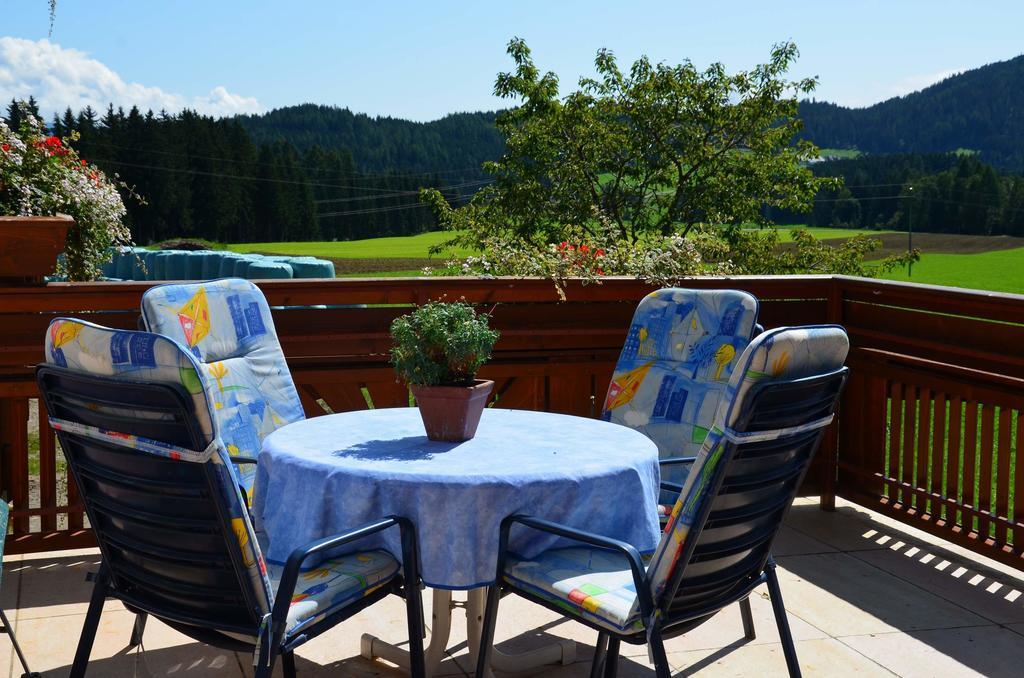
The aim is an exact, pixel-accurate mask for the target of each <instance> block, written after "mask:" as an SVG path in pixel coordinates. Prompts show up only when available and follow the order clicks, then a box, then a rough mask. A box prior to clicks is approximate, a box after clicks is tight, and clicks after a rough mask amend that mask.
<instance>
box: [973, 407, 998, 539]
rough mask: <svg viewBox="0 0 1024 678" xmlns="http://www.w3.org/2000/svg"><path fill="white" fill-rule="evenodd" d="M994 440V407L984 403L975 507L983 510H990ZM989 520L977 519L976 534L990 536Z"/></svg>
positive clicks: (990, 525) (984, 537)
mask: <svg viewBox="0 0 1024 678" xmlns="http://www.w3.org/2000/svg"><path fill="white" fill-rule="evenodd" d="M994 442H995V408H994V407H992V406H991V405H987V404H986V405H985V406H984V409H982V413H981V454H980V456H979V459H978V461H979V466H978V469H979V470H978V503H977V507H978V508H979V509H981V510H982V511H985V512H991V511H992V484H993V483H994V482H995V478H994V477H993V476H992V455H993V452H994V449H993V447H992V445H993V443H994ZM991 529H992V524H991V522H990V521H989V520H988V519H987V518H985V517H984V516H983V517H981V518H979V519H978V534H980V535H981V536H982V538H983V539H989V538H990V537H991V534H990V531H991Z"/></svg>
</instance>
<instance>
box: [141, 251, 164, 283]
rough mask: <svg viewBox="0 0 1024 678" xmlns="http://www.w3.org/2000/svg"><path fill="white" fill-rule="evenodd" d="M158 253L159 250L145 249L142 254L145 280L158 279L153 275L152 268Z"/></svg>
mask: <svg viewBox="0 0 1024 678" xmlns="http://www.w3.org/2000/svg"><path fill="white" fill-rule="evenodd" d="M158 254H160V250H146V251H145V252H143V254H142V263H143V264H145V265H146V274H145V275H146V280H159V278H156V277H155V276H154V269H153V267H154V264H155V263H156V260H157V255H158Z"/></svg>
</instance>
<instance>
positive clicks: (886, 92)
mask: <svg viewBox="0 0 1024 678" xmlns="http://www.w3.org/2000/svg"><path fill="white" fill-rule="evenodd" d="M965 70H966V69H964V68H949V69H946V70H944V71H936V72H935V73H921V74H918V75H908V76H907V77H905V78H903V79H901V80H897V81H896V82H890V83H888V84H879V86H878V87H877V88H873V90H862V91H859V92H857V93H856V94H848V95H847V96H840V97H837V98H836V103H837V104H841V105H843V106H849V107H852V108H863V107H865V106H871V105H873V104H877V103H878V102H880V101H885V100H887V99H892V98H893V97H901V96H904V95H905V94H910V93H911V92H916V91H918V90H922V89H924V88H925V87H929V86H930V85H934V84H935V83H937V82H941V81H943V80H945V79H946V78H948V77H950V76H953V75H957V74H959V73H963V72H964V71H965Z"/></svg>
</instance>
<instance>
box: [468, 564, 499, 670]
mask: <svg viewBox="0 0 1024 678" xmlns="http://www.w3.org/2000/svg"><path fill="white" fill-rule="evenodd" d="M500 600H501V581H500V579H499V581H497V582H495V583H494V584H493V585H492V586H491V587H490V588H488V589H487V606H486V607H485V608H484V627H483V629H481V631H480V645H478V647H479V650H478V651H477V657H476V672H475V673H474V675H475V676H476V678H484V676H486V675H487V669H488V667H489V666H490V664H491V646H492V645H494V627H495V625H496V624H497V620H498V602H499V601H500Z"/></svg>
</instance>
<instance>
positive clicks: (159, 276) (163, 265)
mask: <svg viewBox="0 0 1024 678" xmlns="http://www.w3.org/2000/svg"><path fill="white" fill-rule="evenodd" d="M171 254H172V252H170V251H168V250H160V251H159V252H157V253H156V254H155V255H153V263H152V264H151V266H152V268H153V277H152V278H151V279H152V280H167V260H168V259H169V258H170V256H171Z"/></svg>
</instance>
